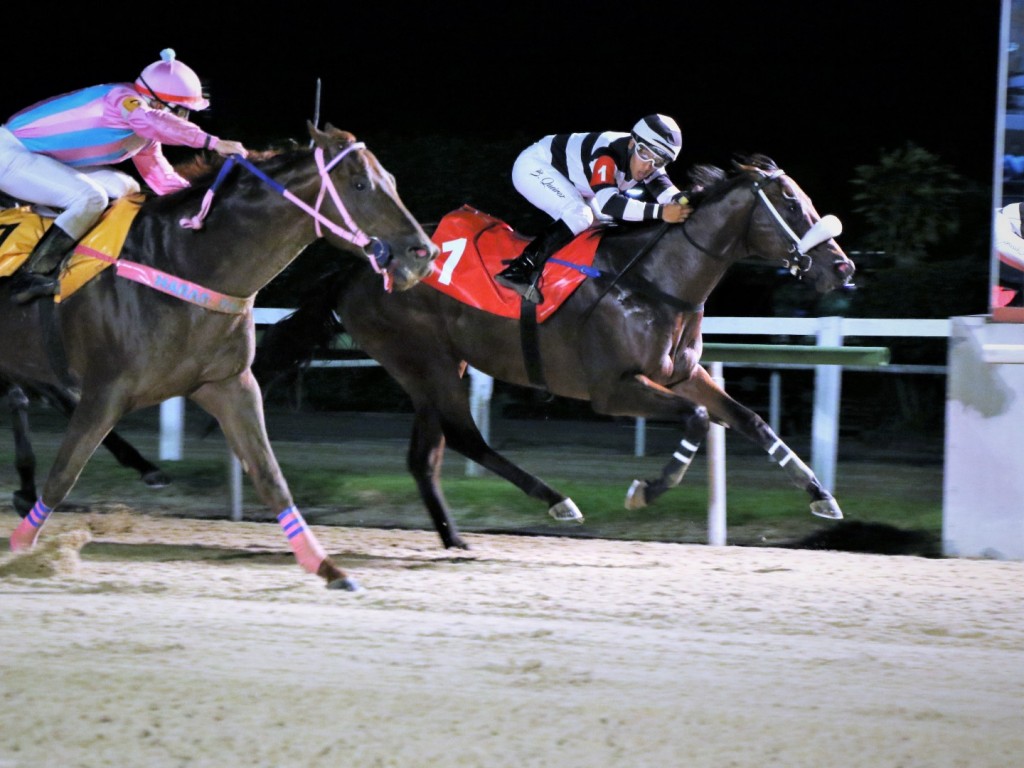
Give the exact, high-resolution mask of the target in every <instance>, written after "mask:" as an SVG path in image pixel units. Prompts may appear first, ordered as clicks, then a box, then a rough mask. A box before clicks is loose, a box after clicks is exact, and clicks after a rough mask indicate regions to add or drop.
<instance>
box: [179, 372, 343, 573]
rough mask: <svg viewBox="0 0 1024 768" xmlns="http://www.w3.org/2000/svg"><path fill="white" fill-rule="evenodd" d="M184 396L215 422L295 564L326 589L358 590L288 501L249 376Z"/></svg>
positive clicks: (260, 403) (253, 381)
mask: <svg viewBox="0 0 1024 768" xmlns="http://www.w3.org/2000/svg"><path fill="white" fill-rule="evenodd" d="M190 397H191V398H192V400H194V401H195V402H196V403H198V404H199V405H200V406H202V408H204V409H205V410H206V411H207V412H208V413H209V414H210V415H211V416H213V417H214V418H215V419H217V421H218V423H219V424H220V428H221V431H222V432H223V433H224V437H225V438H226V439H227V441H228V445H230V446H231V449H232V450H233V451H234V453H235V455H236V456H237V457H238V459H239V461H240V462H241V463H242V467H243V469H244V470H245V471H246V473H247V474H248V475H249V477H250V479H251V480H252V483H253V486H254V487H255V488H256V493H258V494H259V496H260V498H261V499H262V500H263V502H264V503H265V504H267V505H268V506H269V507H270V508H271V510H273V512H274V514H275V515H276V516H277V521H278V523H279V524H280V526H281V530H282V531H283V532H284V534H285V536H286V538H287V539H288V545H289V547H290V548H291V550H292V553H293V554H294V555H295V559H296V560H298V562H299V565H301V566H302V567H303V568H304V569H305V570H306V571H308V572H309V573H314V574H316V575H317V576H320V577H321V578H323V579H324V580H325V581H326V582H327V586H328V587H330V588H332V589H347V590H350V591H354V590H356V589H358V588H359V586H358V584H356V582H355V581H354V580H353V579H351V578H349V576H348V575H347V574H345V572H344V571H342V570H341V569H340V568H338V567H337V566H336V565H335V564H334V562H333V561H332V560H331V559H330V558H329V557H328V556H327V553H326V552H325V551H324V549H323V547H322V546H320V542H319V541H318V540H317V538H316V536H315V535H314V534H313V532H312V531H311V530H310V529H309V526H307V525H306V521H305V519H304V518H303V517H302V513H301V512H299V509H298V507H296V506H295V504H294V502H293V500H292V495H291V491H290V490H289V489H288V484H287V483H286V482H285V479H284V475H283V474H282V473H281V468H280V466H278V463H277V457H276V456H274V451H273V449H271V447H270V440H269V438H268V437H267V427H266V423H265V421H264V418H263V401H262V398H261V397H260V388H259V384H257V383H256V379H255V378H254V377H253V375H252V372H251V371H249V370H248V369H246V370H245V371H244V372H242V373H241V374H239V375H238V376H234V377H232V378H229V379H225V380H223V381H218V382H210V383H207V384H204V385H203V386H202V387H200V388H199V389H198V390H196V391H195V392H193V393H192V394H191V395H190Z"/></svg>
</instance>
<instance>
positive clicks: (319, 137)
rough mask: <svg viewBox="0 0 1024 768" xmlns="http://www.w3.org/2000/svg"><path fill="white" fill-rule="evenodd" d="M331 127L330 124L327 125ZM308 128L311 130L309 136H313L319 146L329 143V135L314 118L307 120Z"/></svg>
mask: <svg viewBox="0 0 1024 768" xmlns="http://www.w3.org/2000/svg"><path fill="white" fill-rule="evenodd" d="M327 127H328V129H330V125H328V126H327ZM306 128H307V129H308V130H309V138H311V139H312V140H313V141H314V142H315V143H316V145H317V146H320V147H322V146H324V144H326V143H327V136H326V135H325V134H324V133H323V132H322V131H321V130H320V129H319V128H317V127H316V126H315V125H313V121H312V120H307V121H306Z"/></svg>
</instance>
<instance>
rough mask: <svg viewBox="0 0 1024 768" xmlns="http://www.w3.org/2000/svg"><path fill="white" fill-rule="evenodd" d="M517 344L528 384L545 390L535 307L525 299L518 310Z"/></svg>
mask: <svg viewBox="0 0 1024 768" xmlns="http://www.w3.org/2000/svg"><path fill="white" fill-rule="evenodd" d="M519 343H520V345H521V346H522V348H523V363H524V364H525V365H526V376H527V378H528V379H529V380H530V383H531V384H532V385H533V386H535V387H540V388H541V389H547V388H548V385H547V382H545V381H544V366H543V365H542V364H541V361H540V343H539V342H538V341H537V305H536V304H534V303H533V302H532V301H527V300H526V299H523V301H522V306H521V308H520V310H519Z"/></svg>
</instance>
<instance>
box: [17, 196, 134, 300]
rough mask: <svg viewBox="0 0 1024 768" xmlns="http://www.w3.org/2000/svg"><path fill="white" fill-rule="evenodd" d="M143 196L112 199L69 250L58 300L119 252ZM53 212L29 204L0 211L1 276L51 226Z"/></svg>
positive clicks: (73, 291)
mask: <svg viewBox="0 0 1024 768" xmlns="http://www.w3.org/2000/svg"><path fill="white" fill-rule="evenodd" d="M143 200H145V195H142V194H137V195H129V196H127V197H122V198H119V199H118V200H115V201H114V202H113V203H112V204H111V205H110V206H109V207H108V208H107V210H106V211H104V213H103V216H102V218H101V219H100V220H99V222H97V224H96V226H95V227H93V228H92V229H91V230H90V231H89V232H88V233H87V234H86V235H85V237H83V238H82V239H81V240H80V241H79V242H78V244H77V245H76V246H75V248H74V251H72V254H71V258H70V259H68V262H67V264H66V265H65V267H64V270H63V271H62V272H61V275H60V293H59V294H58V295H57V296H55V297H54V301H57V302H60V301H61V300H63V299H66V298H68V297H69V296H71V295H72V294H73V293H75V292H76V291H77V290H78V289H79V288H81V287H82V286H83V285H85V284H86V283H88V282H89V281H90V280H92V279H93V278H94V277H95V276H96V275H98V274H99V273H100V272H102V271H103V270H104V269H106V268H107V267H109V266H111V265H112V264H114V263H115V262H116V261H117V259H118V257H119V256H120V255H121V248H122V247H123V246H124V241H125V238H126V237H127V236H128V229H129V228H130V227H131V224H132V221H134V220H135V215H136V214H137V213H138V212H139V208H140V207H141V206H142V202H143ZM53 219H54V214H52V213H43V212H41V211H39V209H36V208H33V207H32V206H28V205H17V206H14V207H12V208H6V209H4V210H0V277H9V276H10V275H13V274H14V273H15V271H17V269H18V268H19V267H20V266H21V265H22V264H23V263H24V262H25V260H26V259H27V258H28V257H29V254H30V253H32V249H33V248H34V247H35V244H36V243H37V242H38V241H39V238H41V237H42V236H43V233H44V232H46V230H47V229H49V228H50V227H51V226H52V225H53Z"/></svg>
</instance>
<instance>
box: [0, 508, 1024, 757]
mask: <svg viewBox="0 0 1024 768" xmlns="http://www.w3.org/2000/svg"><path fill="white" fill-rule="evenodd" d="M15 523H16V517H15V516H14V514H13V513H3V514H0V525H2V526H3V527H4V529H5V530H10V529H11V528H12V527H13V525H14V524H15ZM51 525H52V528H50V529H48V531H47V534H48V535H47V536H46V537H43V539H41V541H40V543H39V545H38V547H37V549H36V550H34V551H32V552H30V553H26V554H18V555H4V556H3V557H2V558H0V606H2V614H3V616H2V620H0V643H2V647H3V648H4V653H3V654H2V655H0V680H2V687H3V699H2V701H3V706H2V708H0V765H2V766H5V768H6V767H7V766H11V767H13V766H18V767H19V768H20V767H23V766H41V765H54V766H56V765H60V766H65V765H67V766H70V765H81V766H90V767H91V766H125V765H146V766H150V767H160V766H218V767H220V766H224V765H254V766H281V765H287V766H311V765H326V764H333V763H337V764H348V765H360V766H401V767H402V768H409V767H414V768H417V767H419V766H438V765H445V766H487V767H488V768H494V767H495V766H516V768H522V767H523V766H536V767H538V768H539V767H541V766H544V767H546V766H551V765H559V766H570V767H573V766H579V767H580V768H602V767H603V766H616V768H621V767H622V766H637V767H640V768H643V767H646V766H659V768H661V767H663V766H677V765H686V766H715V768H719V767H720V766H743V767H745V766H758V767H761V766H786V768H799V767H801V766H814V768H818V767H819V766H822V765H843V766H871V768H877V767H878V766H894V765H900V766H905V767H911V766H922V768H923V767H924V766H928V768H934V767H936V766H940V767H941V766H971V768H988V767H989V766H991V767H992V768H996V767H997V766H998V768H1003V767H1004V766H1007V765H1012V764H1015V763H1016V761H1017V760H1018V759H1019V757H1020V755H1021V754H1024V601H1022V600H1021V599H1020V595H1021V591H1022V587H1024V563H1015V562H995V561H974V560H941V559H926V558H920V557H882V556H877V555H858V554H849V553H839V552H828V551H808V550H783V549H774V548H749V547H707V546H701V545H688V544H665V543H637V542H623V541H580V540H571V539H564V538H554V537H519V536H505V535H502V536H491V535H474V534H469V535H468V538H469V539H470V540H471V543H472V549H471V550H470V551H468V552H459V553H458V556H457V557H453V556H452V555H451V554H450V553H447V552H445V551H443V550H441V549H439V548H438V547H437V545H436V541H435V534H434V533H433V532H428V531H384V530H371V529H359V528H338V527H329V528H328V527H319V526H314V528H315V529H316V533H317V535H318V536H319V537H320V539H321V541H322V542H323V543H324V545H325V547H326V548H327V550H328V552H329V553H330V554H331V555H332V556H334V557H335V558H336V559H337V560H338V561H339V562H341V563H342V564H344V566H345V567H346V568H349V569H350V570H351V571H352V572H353V573H354V574H355V575H356V577H357V578H359V579H360V581H361V582H362V583H363V585H364V587H365V590H364V591H363V592H361V593H357V594H349V593H344V594H342V593H336V592H331V591H328V590H326V589H324V587H323V584H322V583H321V582H320V581H319V580H318V579H316V578H315V577H313V576H310V575H308V574H305V573H304V572H303V571H302V570H301V569H300V568H298V567H297V566H296V565H295V564H294V560H293V559H292V558H291V556H290V553H289V552H288V550H287V549H286V548H285V547H284V546H283V545H282V543H281V541H280V536H279V534H278V531H277V529H276V528H275V527H274V525H273V524H267V523H251V522H230V521H209V520H185V519H174V518H160V517H151V516H145V515H138V514H134V513H132V512H131V511H130V510H127V509H125V510H122V511H120V512H116V513H111V514H106V515H81V514H78V515H75V514H61V513H55V515H54V516H53V519H52V520H51Z"/></svg>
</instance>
